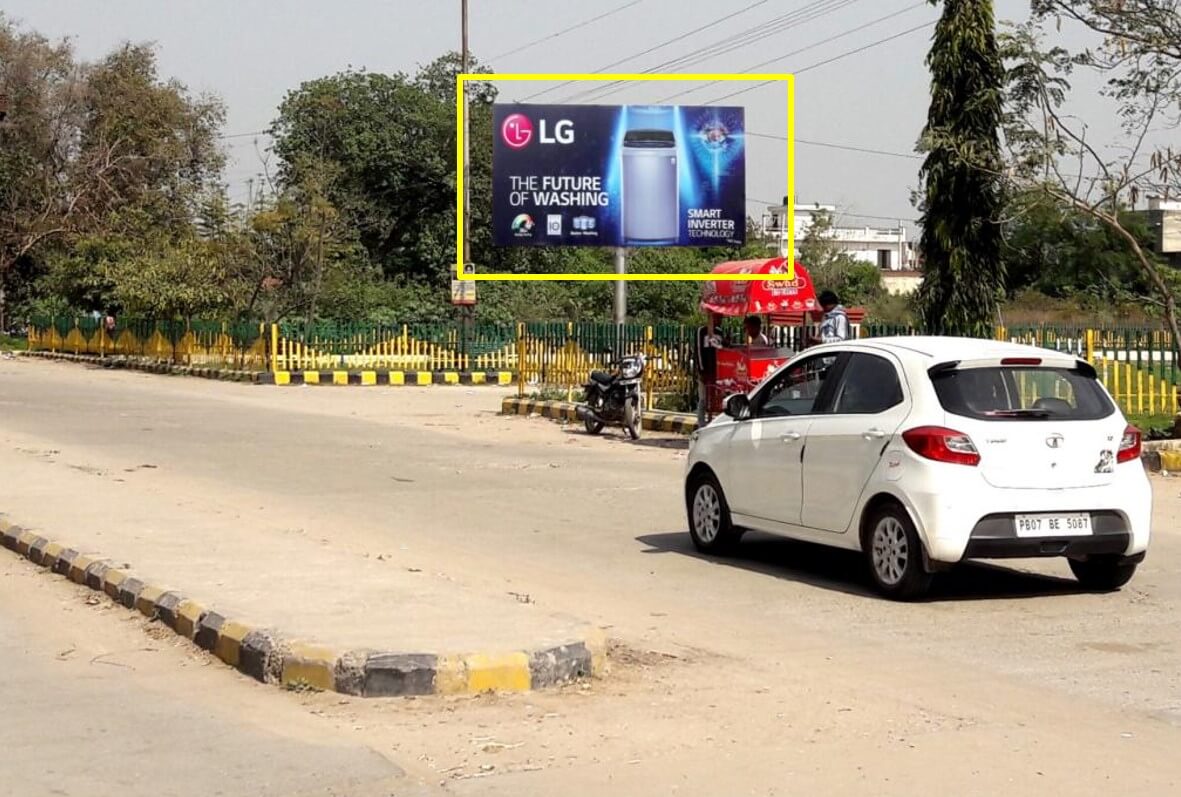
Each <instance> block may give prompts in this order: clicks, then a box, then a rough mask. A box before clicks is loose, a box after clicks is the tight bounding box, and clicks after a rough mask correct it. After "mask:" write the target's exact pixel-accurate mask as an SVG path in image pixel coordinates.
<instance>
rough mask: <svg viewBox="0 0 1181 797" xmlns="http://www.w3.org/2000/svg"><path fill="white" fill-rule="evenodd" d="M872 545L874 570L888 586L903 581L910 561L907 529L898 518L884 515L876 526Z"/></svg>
mask: <svg viewBox="0 0 1181 797" xmlns="http://www.w3.org/2000/svg"><path fill="white" fill-rule="evenodd" d="M872 545H873V548H872V554H871V555H872V558H873V569H874V572H875V573H876V574H877V577H878V578H879V579H880V580H881V582H882V583H883V584H885V585H886V586H890V587H893V586H896V585H897V584H898V583H899V582H901V581H902V578H903V576H904V575H905V574H906V567H907V565H908V564H909V562H910V545H909V543H908V542H907V539H906V529H904V528H903V527H902V524H901V523H899V522H898V521H897V519H895V518H893V517H890V516H886V517H883V518H881V519H880V520H879V521H878V522H877V525H876V526H874V529H873V537H872Z"/></svg>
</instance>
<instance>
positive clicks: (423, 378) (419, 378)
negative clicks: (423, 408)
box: [414, 371, 435, 385]
mask: <svg viewBox="0 0 1181 797" xmlns="http://www.w3.org/2000/svg"><path fill="white" fill-rule="evenodd" d="M414 377H415V382H416V383H417V384H419V385H430V384H433V383H434V381H435V375H434V374H432V373H431V372H430V371H417V372H416V373H415V374H414Z"/></svg>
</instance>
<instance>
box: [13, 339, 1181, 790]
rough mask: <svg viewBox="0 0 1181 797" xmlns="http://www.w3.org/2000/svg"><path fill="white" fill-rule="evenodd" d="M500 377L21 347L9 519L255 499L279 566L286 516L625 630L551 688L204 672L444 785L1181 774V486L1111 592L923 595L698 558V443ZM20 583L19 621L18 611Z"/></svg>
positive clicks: (755, 783) (252, 505) (1043, 782)
mask: <svg viewBox="0 0 1181 797" xmlns="http://www.w3.org/2000/svg"><path fill="white" fill-rule="evenodd" d="M500 395H501V392H500V391H498V390H496V389H475V388H472V389H467V388H430V389H421V390H420V389H412V388H397V389H391V388H384V389H383V388H371V389H333V388H292V389H286V390H284V389H275V388H256V387H248V386H241V385H230V384H219V383H208V382H201V381H199V380H183V379H161V378H159V377H152V376H147V375H140V374H128V373H110V372H104V371H94V370H87V369H82V368H78V367H76V366H67V365H58V364H47V363H35V362H16V363H12V362H8V361H0V458H2V459H3V460H4V461H5V462H6V463H9V464H8V465H4V466H3V467H4V468H5V473H6V474H7V473H11V472H12V471H10V470H8V469H9V468H10V467H12V466H11V463H13V462H17V463H20V462H25V461H29V462H31V461H33V460H34V459H36V460H37V462H38V463H39V464H38V466H37V467H36V468H34V467H33V466H32V465H29V466H28V468H27V470H28V471H29V472H32V471H33V470H36V472H37V474H38V485H37V486H36V487H35V488H34V487H32V486H30V485H21V484H20V480H19V478H13V477H7V478H5V479H4V481H3V482H2V483H0V507H2V508H3V509H4V510H6V511H10V512H12V513H13V514H19V515H20V517H21V519H22V520H24V519H26V515H25V513H26V512H27V513H29V514H30V515H33V516H34V517H32V518H31V522H33V523H42V524H44V525H45V526H47V527H48V526H50V525H51V523H52V519H53V518H54V517H66V516H67V513H66V512H65V511H64V510H62V509H60V508H57V507H52V506H49V505H47V501H48V500H49V496H52V495H53V494H55V493H56V494H58V495H61V494H68V495H69V496H70V501H69V503H70V504H71V505H72V506H73V507H74V508H73V509H71V510H70V511H73V512H83V513H90V514H89V515H88V516H89V517H90V518H91V522H92V523H93V524H94V527H95V529H96V530H101V529H105V528H109V527H111V526H114V525H116V524H129V523H134V521H135V519H136V512H137V510H136V506H137V504H136V501H137V497H142V498H143V499H144V500H150V501H151V502H152V505H153V506H156V505H158V504H159V503H160V502H162V501H165V500H169V501H172V502H173V505H175V507H176V511H177V513H178V514H183V515H184V516H185V517H186V522H199V519H200V518H201V517H202V516H207V517H210V518H216V517H220V516H226V517H232V518H233V519H234V520H235V522H236V523H239V524H245V525H246V526H247V527H249V528H251V529H253V530H255V532H254V533H257V534H258V535H259V540H261V541H262V542H261V543H260V544H261V545H263V547H264V548H265V547H266V546H273V550H274V551H275V555H276V556H278V555H279V553H280V552H281V550H282V543H281V542H280V540H281V539H282V534H283V533H287V534H302V535H310V536H314V537H316V538H328V537H331V539H332V541H333V548H334V549H340V550H344V551H351V552H354V553H355V555H356V556H358V557H360V556H363V555H364V554H371V555H375V554H377V553H378V552H381V553H388V554H389V555H390V556H391V557H392V559H393V561H394V562H395V563H396V564H398V565H400V566H403V567H412V568H418V569H420V570H423V571H425V572H429V573H435V574H444V575H445V576H446V577H447V579H450V580H451V581H452V582H454V583H456V584H458V585H462V587H463V588H464V589H466V590H471V591H476V592H480V593H484V594H488V595H504V594H507V593H513V595H514V596H523V598H522V597H516V599H517V600H521V601H523V602H524V605H526V606H530V607H536V608H538V609H539V610H541V611H544V612H546V613H553V614H558V615H562V616H571V617H578V618H581V619H585V620H589V621H593V622H594V623H596V624H599V625H602V626H606V627H607V628H608V629H609V632H610V633H611V634H612V635H613V636H614V637H616V638H617V639H618V640H619V642H618V643H617V647H616V649H615V651H614V655H613V657H612V661H613V665H612V672H611V674H610V675H609V677H608V678H606V679H604V680H601V681H596V682H592V683H588V684H582V685H578V686H574V687H570V688H567V689H563V690H558V691H554V692H543V693H534V694H529V695H514V696H486V697H479V698H471V699H436V698H431V699H416V700H380V701H361V700H354V699H342V698H340V696H337V695H327V694H300V693H286V692H280V691H277V690H274V689H273V688H271V689H270V690H269V692H267V691H266V690H267V688H266V687H262V686H257V685H254V684H250V683H248V682H246V681H245V679H243V678H242V677H241V676H238V675H236V674H235V673H233V672H232V671H230V670H228V669H226V668H221V667H220V666H219V665H215V664H208V665H207V666H208V667H209V668H216V671H217V672H216V674H217V675H218V677H219V679H224V680H226V681H227V682H233V684H234V686H233V688H234V689H244V690H247V691H249V692H250V693H251V694H252V695H254V694H255V693H258V695H259V696H258V698H257V699H258V700H261V701H263V702H265V703H268V704H273V705H275V706H276V709H277V710H281V711H283V712H289V713H290V718H289V719H288V720H287V722H289V723H290V726H291V728H292V732H296V731H299V732H304V731H306V732H307V733H310V734H312V735H313V737H315V736H316V735H317V734H319V735H321V736H320V737H318V738H323V739H331V740H333V743H339V744H350V745H358V746H361V747H364V748H366V749H369V750H373V751H376V752H377V753H378V754H380V755H381V756H383V757H385V758H386V759H388V760H390V761H393V762H396V764H397V765H398V766H399V767H401V768H402V769H404V770H405V771H406V772H407V773H409V776H410V777H412V778H416V779H419V780H421V781H422V783H424V784H428V785H430V786H431V787H432V788H438V789H443V790H445V791H448V792H451V793H462V794H506V795H507V794H513V795H520V794H551V793H554V792H556V791H558V790H559V789H561V790H563V791H566V792H572V793H575V794H582V793H592V792H596V793H604V794H637V793H645V794H648V793H651V794H674V793H675V794H719V793H724V794H800V793H812V792H820V793H827V794H850V793H863V792H866V791H869V790H873V791H874V792H875V793H880V794H913V793H915V792H916V791H917V790H920V789H921V790H923V791H927V790H934V789H940V788H942V789H946V790H953V791H954V792H955V793H960V794H994V793H997V792H998V791H1000V790H1001V789H1005V790H1006V791H1008V792H1010V793H1017V794H1042V793H1045V792H1046V791H1047V790H1048V789H1051V788H1053V789H1069V790H1073V791H1075V792H1082V793H1092V792H1097V791H1099V790H1100V789H1102V790H1104V791H1118V792H1120V793H1123V794H1146V795H1147V794H1152V795H1156V794H1166V793H1176V792H1177V790H1178V780H1181V763H1179V762H1178V761H1177V758H1176V755H1175V754H1174V753H1173V751H1174V750H1175V749H1177V747H1178V744H1179V743H1181V668H1179V666H1178V663H1177V662H1178V648H1179V644H1181V614H1179V613H1178V609H1179V608H1181V606H1179V604H1181V579H1179V578H1178V576H1179V570H1181V534H1179V532H1178V531H1177V522H1176V521H1177V517H1178V512H1179V511H1181V480H1177V479H1171V478H1170V479H1161V478H1156V479H1154V482H1153V484H1154V489H1155V493H1156V501H1155V507H1154V522H1155V528H1154V534H1155V537H1154V540H1153V544H1152V547H1151V549H1150V552H1149V557H1148V559H1147V561H1146V562H1145V564H1144V565H1143V566H1142V568H1141V570H1140V572H1139V573H1138V574H1137V576H1136V578H1135V579H1134V580H1133V581H1132V583H1131V584H1130V585H1129V587H1127V588H1125V589H1124V590H1123V591H1121V592H1119V593H1115V594H1111V595H1089V594H1085V593H1081V592H1080V591H1078V590H1077V589H1076V587H1075V585H1074V582H1073V581H1072V580H1071V579H1070V578H1069V571H1068V569H1067V568H1066V567H1065V565H1064V564H1063V563H1061V562H1057V561H1047V562H1036V563H1033V564H1031V565H1029V566H1025V564H1024V563H1022V565H1023V566H1022V567H1021V568H1013V567H1007V566H1006V567H1003V568H1001V567H994V566H991V565H980V564H971V565H966V566H963V567H960V568H957V569H956V570H954V571H952V572H951V573H949V574H947V575H945V576H944V577H943V578H942V579H941V580H940V581H939V582H938V583H937V587H936V591H935V594H934V596H933V597H932V599H931V600H929V601H926V602H923V603H918V604H913V605H900V604H893V603H888V602H885V601H881V600H878V599H877V598H875V597H872V596H871V595H870V594H869V593H868V592H867V590H866V584H865V579H864V577H863V576H862V575H861V571H860V562H859V560H858V559H857V557H855V556H852V555H850V554H847V553H842V552H838V551H830V550H827V549H821V548H817V547H814V546H808V545H803V544H798V543H793V542H789V541H783V540H776V539H771V538H768V537H754V538H752V539H750V540H749V541H744V544H743V546H742V549H741V551H740V553H739V555H738V556H736V557H734V558H732V559H728V560H716V561H715V560H710V559H705V558H702V557H699V556H697V555H696V554H694V553H693V551H692V548H691V546H690V544H689V542H688V538H687V534H686V533H685V531H684V519H683V510H682V507H681V500H680V496H679V489H680V475H681V468H682V464H683V457H684V451H683V441H680V440H676V439H672V438H669V437H659V436H656V437H649V438H647V439H645V440H642V441H640V443H638V444H631V443H627V442H625V441H623V440H621V439H619V438H617V437H606V438H602V439H592V438H588V437H586V436H585V435H583V434H579V433H578V432H577V431H576V430H574V429H573V428H571V427H563V426H561V425H558V424H555V423H552V422H549V421H544V420H541V419H527V418H501V417H498V416H497V415H496V414H495V413H496V410H497V408H498V405H499V398H500ZM47 452H54V453H53V454H52V455H49V456H48V463H47V460H46V457H47ZM143 464H151V465H154V466H155V467H153V468H151V469H147V470H135V471H134V472H129V471H128V469H129V468H132V469H134V468H136V467H137V466H140V465H143ZM16 467H17V471H18V474H19V472H20V471H19V468H20V466H19V465H18V466H16ZM87 468H89V469H90V471H93V472H88V471H87V470H85V469H87ZM79 478H85V479H87V480H89V481H87V482H86V484H87V485H88V486H87V487H86V488H83V487H80V486H79V485H80V484H82V483H81V482H79V481H77V479H79ZM118 480H121V481H118ZM115 495H117V496H118V498H117V499H116V498H114V497H112V496H115ZM30 496H32V497H30ZM18 507H19V508H20V510H22V511H20V512H18ZM193 518H196V519H197V520H193ZM284 530H286V532H284ZM296 530H300V531H296ZM110 553H112V554H113V555H118V554H117V552H115V551H111V552H110ZM140 564H141V562H139V561H137V562H136V565H137V566H138V565H140ZM152 564H153V565H156V566H159V567H166V566H168V562H167V560H166V558H162V559H161V560H159V561H157V562H152ZM144 569H145V572H159V571H157V570H155V569H153V568H148V567H147V566H146V564H145V566H144ZM20 577H21V578H26V577H27V578H49V577H48V576H39V575H37V574H23V575H21V576H20ZM162 577H164V578H167V575H164V576H162ZM176 586H178V587H183V586H184V584H177V585H176ZM56 589H58V590H71V589H73V588H71V587H69V586H68V585H65V584H60V585H57V587H56ZM21 594H24V593H23V592H22V593H21ZM21 600H23V598H22V599H15V598H14V599H12V600H11V601H10V600H9V599H8V598H7V597H6V599H5V602H4V603H3V604H0V606H2V608H0V615H3V616H5V617H7V618H10V619H12V620H13V621H14V622H18V623H19V622H21V621H20V618H21V617H22V616H23V615H24V614H25V613H26V612H25V610H24V609H23V608H22V606H21ZM369 608H370V609H373V608H374V607H369ZM391 610H393V609H391ZM85 619H86V622H84V623H77V624H74V625H70V628H71V629H72V632H74V633H77V634H78V635H85V636H86V637H87V638H88V639H90V640H91V643H92V644H94V645H96V646H101V645H103V644H105V643H104V641H103V640H104V639H105V637H106V635H109V634H111V633H112V632H113V631H114V629H115V628H116V626H118V623H119V621H118V620H117V618H116V617H115V616H114V614H111V615H107V616H102V617H98V618H89V617H86V618H85ZM37 627H38V626H34V627H32V628H31V629H30V628H26V627H25V626H21V628H22V629H24V630H25V632H27V633H29V634H33V635H36V634H37V633H38V631H37ZM159 653H160V655H158V656H153V657H151V659H150V665H149V664H145V665H144V666H145V667H148V666H150V667H152V668H157V667H158V668H160V671H161V672H169V671H171V672H172V679H173V681H174V682H178V681H179V682H183V681H184V680H185V679H186V678H187V677H188V673H186V672H185V671H184V670H183V669H182V668H181V664H182V662H185V661H191V660H192V659H193V657H194V656H197V657H199V656H200V655H201V654H199V653H197V652H195V651H191V650H187V649H185V646H184V643H178V642H173V643H169V644H167V645H163V646H162V649H161V650H160V651H159ZM49 675H50V674H47V675H46V677H49ZM145 688H148V687H145ZM259 690H262V692H260V691H259ZM264 692H265V694H264ZM198 699H200V700H212V699H213V698H212V697H211V696H208V695H206V694H205V693H204V692H202V696H201V697H200V698H198ZM221 716H222V719H223V721H225V722H227V723H230V724H231V725H236V724H241V723H250V722H253V721H255V720H254V719H253V714H252V713H251V711H250V710H248V709H243V711H241V712H238V713H235V712H233V711H228V712H224V711H223V714H222V715H221ZM226 793H235V792H232V791H231V792H226ZM243 793H247V792H243ZM341 793H350V792H341ZM359 793H360V792H358V794H359Z"/></svg>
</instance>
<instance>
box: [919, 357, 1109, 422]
mask: <svg viewBox="0 0 1181 797" xmlns="http://www.w3.org/2000/svg"><path fill="white" fill-rule="evenodd" d="M931 379H932V382H933V383H934V385H935V393H936V395H938V397H939V403H940V404H942V405H943V409H945V410H947V411H948V412H951V413H954V414H956V415H964V416H967V417H969V418H977V419H980V420H986V421H987V420H1011V419H1014V418H1018V419H1021V420H1030V421H1038V420H1057V421H1061V420H1076V421H1085V420H1098V419H1100V418H1106V417H1107V416H1109V415H1111V414H1112V413H1113V412H1114V411H1115V410H1114V407H1113V405H1112V403H1111V400H1110V399H1108V398H1107V394H1106V393H1105V392H1104V390H1103V388H1102V387H1101V386H1100V385H1099V382H1098V381H1096V380H1095V379H1094V377H1092V376H1090V375H1088V374H1084V373H1083V372H1082V371H1080V370H1078V369H1067V368H1049V367H1024V366H999V367H996V368H959V369H952V370H947V371H941V372H936V373H935V374H934V375H933V376H932V378H931Z"/></svg>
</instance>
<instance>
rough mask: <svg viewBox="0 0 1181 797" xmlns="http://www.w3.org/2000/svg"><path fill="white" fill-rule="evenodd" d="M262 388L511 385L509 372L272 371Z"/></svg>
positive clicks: (267, 374) (264, 380)
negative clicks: (277, 386)
mask: <svg viewBox="0 0 1181 797" xmlns="http://www.w3.org/2000/svg"><path fill="white" fill-rule="evenodd" d="M260 382H261V384H264V385H392V386H405V385H409V386H415V385H418V386H425V385H500V386H505V385H511V384H512V383H513V372H512V371H275V372H274V373H266V374H261V378H260Z"/></svg>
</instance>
